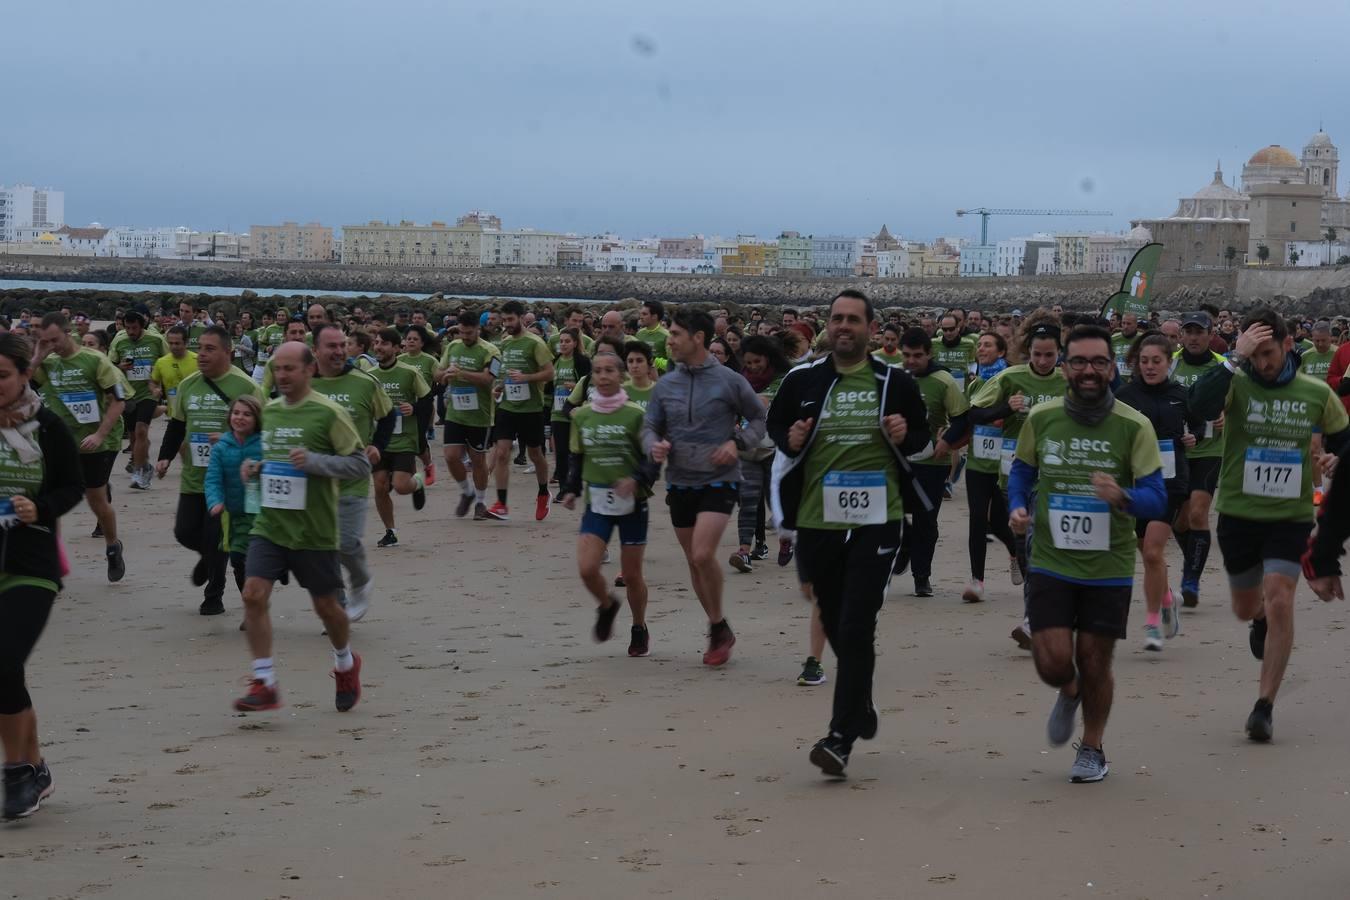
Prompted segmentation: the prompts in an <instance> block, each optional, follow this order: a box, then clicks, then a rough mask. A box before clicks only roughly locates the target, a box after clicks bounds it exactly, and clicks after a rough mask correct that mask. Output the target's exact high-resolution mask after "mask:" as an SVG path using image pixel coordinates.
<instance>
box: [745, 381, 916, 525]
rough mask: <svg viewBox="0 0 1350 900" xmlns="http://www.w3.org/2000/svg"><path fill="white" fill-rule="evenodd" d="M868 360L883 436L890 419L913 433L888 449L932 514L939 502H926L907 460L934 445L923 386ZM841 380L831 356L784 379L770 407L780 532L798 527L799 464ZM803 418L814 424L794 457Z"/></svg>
mask: <svg viewBox="0 0 1350 900" xmlns="http://www.w3.org/2000/svg"><path fill="white" fill-rule="evenodd" d="M867 361H868V363H869V364H870V365H871V367H872V374H873V375H874V376H875V377H876V380H877V389H878V390H880V391H881V405H880V415H879V416H878V418H877V427H878V428H881V433H882V435H883V436H885V435H886V430H885V428H882V425H881V420H882V419H884V418H885V417H886V416H891V415H901V416H904V417H905V422H906V423H908V426H909V428H908V430H907V432H906V434H905V440H904V443H902V444H901V445H900V446H898V447H897V446H896V445H895V444H892V443H891V441H890V438H889V437H887V438H886V443H887V444H890V447H891V452H892V453H894V454H895V463H896V466H897V467H898V468H899V470H900V477H901V480H902V481H908V482H909V483H910V490H912V491H913V493H914V494H915V495H917V496H918V498H919V502H920V503H922V504H923V506H924V508H926V509H932V508H933V506H934V503H935V502H937V501H935V500H933V499H932V498H930V497H928V496H927V495H926V494H925V493H924V491H923V488H922V487H921V486H920V485H919V484H918V483H917V482H915V481H914V479H913V472H912V470H911V468H910V463H909V460H908V459H906V458H905V457H907V456H909V455H911V454H913V453H918V452H919V451H920V450H923V449H924V448H925V447H927V446H928V444H929V441H931V440H932V435H930V434H929V433H928V408H927V407H926V406H925V405H924V402H923V395H922V394H921V393H919V386H918V384H917V383H916V382H915V381H914V378H913V377H912V376H911V375H910V374H909V373H908V372H906V371H905V370H904V369H903V368H901V367H899V366H888V365H886V364H885V363H883V362H881V361H880V360H877V359H874V358H872V357H871V356H870V355H869V356H868V357H867ZM838 380H839V373H838V372H837V371H836V370H835V368H834V354H827V355H825V356H822V357H821V358H820V359H818V360H816V361H814V362H810V363H806V364H805V365H801V366H798V367H797V368H795V369H793V370H792V371H791V372H788V373H787V375H785V376H784V377H783V383H782V384H781V385H779V386H778V393H777V394H776V395H775V396H774V398H773V404H772V405H771V406H770V407H769V415H768V432H769V436H770V437H771V438H773V442H774V445H775V446H776V447H777V448H778V453H777V454H776V455H775V457H774V463H773V481H772V485H771V488H770V494H769V497H770V502H771V504H772V509H773V513H774V521H775V523H776V524H777V525H778V527H780V528H784V529H789V530H790V529H793V528H796V527H797V510H798V509H799V508H800V506H801V499H802V491H803V490H804V489H805V488H806V485H805V484H804V481H805V471H806V467H805V466H803V465H801V463H802V461H803V460H805V459H806V456H807V454H808V453H810V452H811V444H812V443H813V442H814V441H815V439H816V432H817V430H818V429H819V428H820V411H821V410H822V409H824V408H825V400H826V398H827V397H829V396H830V393H831V391H833V390H834V385H835V383H836V382H837V381H838ZM800 419H814V420H815V423H814V424H813V425H812V427H811V433H810V434H809V435H807V437H806V443H805V444H803V445H802V449H801V450H799V451H796V452H793V451H792V450H791V449H789V447H788V431H789V430H790V429H791V428H792V426H793V424H794V423H796V422H797V421H798V420H800ZM901 487H903V484H902V485H901ZM940 499H941V498H938V500H940Z"/></svg>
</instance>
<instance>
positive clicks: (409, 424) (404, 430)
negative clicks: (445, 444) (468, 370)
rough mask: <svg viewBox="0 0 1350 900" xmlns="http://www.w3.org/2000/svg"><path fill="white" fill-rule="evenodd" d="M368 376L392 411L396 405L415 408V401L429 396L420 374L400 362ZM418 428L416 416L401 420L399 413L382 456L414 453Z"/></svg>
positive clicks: (418, 444) (382, 367) (416, 446)
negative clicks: (390, 402)
mask: <svg viewBox="0 0 1350 900" xmlns="http://www.w3.org/2000/svg"><path fill="white" fill-rule="evenodd" d="M370 374H371V375H373V376H374V377H375V379H376V380H377V381H378V382H379V383H380V386H381V387H382V388H384V392H385V393H386V394H387V395H388V396H389V399H390V401H392V402H393V404H394V408H395V409H398V405H399V404H400V403H410V404H412V405H414V406H416V405H417V401H418V400H421V399H422V398H423V397H425V396H426V395H427V394H430V393H431V388H430V387H429V386H428V385H427V383H426V381H425V379H423V378H422V373H421V372H419V371H417V370H416V369H414V368H413V367H412V366H405V365H404V364H403V363H401V362H396V363H394V364H393V365H392V366H389V367H387V368H386V367H385V366H379V367H377V368H374V369H371V370H370ZM405 420H406V421H405ZM419 427H420V426H419V425H418V424H417V417H416V416H404V415H403V414H402V413H400V414H399V415H398V416H397V417H395V419H394V434H393V436H392V437H391V438H389V444H388V445H387V446H386V447H385V448H384V449H385V452H387V453H416V452H417V450H418V448H419V447H420V446H421V442H420V441H418V439H417V429H418V428H419ZM362 446H365V445H364V444H363V445H362Z"/></svg>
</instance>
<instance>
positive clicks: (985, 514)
mask: <svg viewBox="0 0 1350 900" xmlns="http://www.w3.org/2000/svg"><path fill="white" fill-rule="evenodd" d="M966 501H967V504H968V505H969V508H970V540H969V544H968V545H967V550H968V551H969V552H970V577H971V578H974V579H975V580H976V581H984V555H985V548H986V543H985V540H984V536H985V535H986V534H992V535H993V536H994V537H996V538H998V539H999V540H1000V541H1002V542H1003V546H1005V547H1007V548H1008V554H1009V555H1010V556H1011V555H1014V554H1015V553H1016V552H1017V546H1016V544H1014V543H1013V533H1012V529H1011V528H1009V527H1008V503H1007V501H1006V500H1004V499H1003V492H1002V491H1000V490H999V489H998V473H997V472H976V471H975V470H974V469H969V468H968V469H966Z"/></svg>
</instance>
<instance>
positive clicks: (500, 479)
mask: <svg viewBox="0 0 1350 900" xmlns="http://www.w3.org/2000/svg"><path fill="white" fill-rule="evenodd" d="M496 453H497V464H496V466H494V467H493V468H494V471H495V474H496V476H497V490H499V491H504V490H506V488H507V486H509V485H510V484H511V442H510V441H498V442H497V451H496ZM473 467H474V470H475V471H477V469H478V463H476V462H475V463H474V464H473Z"/></svg>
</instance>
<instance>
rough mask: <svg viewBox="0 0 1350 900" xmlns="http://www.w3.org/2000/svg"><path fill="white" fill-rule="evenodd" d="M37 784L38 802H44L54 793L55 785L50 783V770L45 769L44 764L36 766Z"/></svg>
mask: <svg viewBox="0 0 1350 900" xmlns="http://www.w3.org/2000/svg"><path fill="white" fill-rule="evenodd" d="M37 784H38V799H39V800H46V799H47V798H48V797H50V796H51V795H52V794H55V793H56V785H55V784H53V783H52V770H51V769H49V768H48V767H47V763H45V762H40V763H38V764H37Z"/></svg>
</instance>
